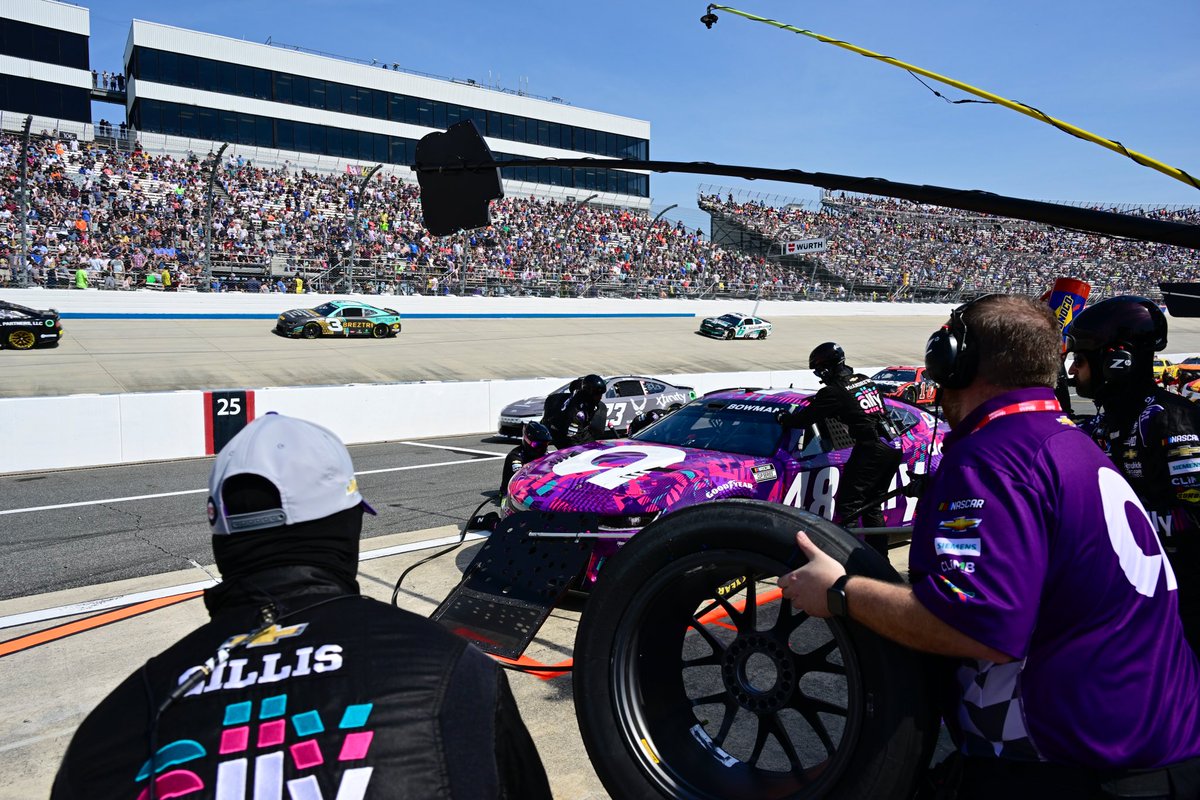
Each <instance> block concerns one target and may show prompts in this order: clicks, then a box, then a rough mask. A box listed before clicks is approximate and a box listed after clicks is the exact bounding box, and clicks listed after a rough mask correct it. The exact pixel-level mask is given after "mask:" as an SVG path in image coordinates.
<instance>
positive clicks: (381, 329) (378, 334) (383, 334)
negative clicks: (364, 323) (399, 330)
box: [371, 324, 392, 339]
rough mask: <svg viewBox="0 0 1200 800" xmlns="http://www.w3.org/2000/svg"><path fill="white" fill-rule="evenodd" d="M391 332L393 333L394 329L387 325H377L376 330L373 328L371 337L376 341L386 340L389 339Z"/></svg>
mask: <svg viewBox="0 0 1200 800" xmlns="http://www.w3.org/2000/svg"><path fill="white" fill-rule="evenodd" d="M391 332H392V329H391V328H389V327H388V326H387V325H383V324H379V325H376V326H375V327H374V328H371V336H373V337H374V338H376V339H386V338H388V335H389V334H390V333H391Z"/></svg>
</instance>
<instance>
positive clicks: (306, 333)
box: [300, 322, 321, 339]
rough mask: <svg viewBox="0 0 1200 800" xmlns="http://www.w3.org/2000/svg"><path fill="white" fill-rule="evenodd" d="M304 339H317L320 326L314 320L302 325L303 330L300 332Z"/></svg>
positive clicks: (319, 334) (319, 333)
mask: <svg viewBox="0 0 1200 800" xmlns="http://www.w3.org/2000/svg"><path fill="white" fill-rule="evenodd" d="M300 335H301V336H303V337H304V338H305V339H317V338H320V336H321V326H320V325H318V324H317V323H315V322H310V323H308V324H307V325H305V326H304V330H303V331H302V332H301V333H300Z"/></svg>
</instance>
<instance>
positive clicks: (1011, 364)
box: [779, 295, 1200, 800]
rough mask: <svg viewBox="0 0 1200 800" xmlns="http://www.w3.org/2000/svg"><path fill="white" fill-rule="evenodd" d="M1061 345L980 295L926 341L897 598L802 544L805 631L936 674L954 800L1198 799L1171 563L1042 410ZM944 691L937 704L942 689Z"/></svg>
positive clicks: (1025, 315) (1078, 446)
mask: <svg viewBox="0 0 1200 800" xmlns="http://www.w3.org/2000/svg"><path fill="white" fill-rule="evenodd" d="M1061 347H1062V339H1061V336H1060V334H1059V332H1058V326H1057V325H1056V324H1055V321H1054V317H1053V316H1052V315H1051V313H1050V310H1049V309H1048V308H1046V306H1045V305H1044V304H1042V303H1038V302H1036V301H1034V300H1033V299H1032V298H1025V297H1016V296H1003V295H990V296H986V297H984V298H982V299H979V300H976V301H974V302H973V303H970V304H968V305H966V306H961V307H959V308H958V309H956V310H955V311H954V312H953V313H952V315H951V318H950V322H949V323H948V324H947V325H946V326H945V327H944V328H943V329H942V330H940V331H937V332H935V333H934V334H933V336H931V337H930V340H929V343H928V345H927V349H926V356H925V359H926V362H925V363H926V365H927V366H928V368H929V370H930V372H932V373H934V376H933V377H934V379H935V380H937V381H938V383H940V384H941V386H942V391H943V393H944V398H943V399H944V405H945V409H946V418H947V420H948V421H949V423H950V425H951V427H952V431H951V433H950V435H948V436H947V437H946V442H945V450H944V453H945V455H944V457H943V460H942V462H941V466H940V467H939V469H938V471H937V472H936V473H935V474H934V475H933V477H932V478H931V480H930V484H929V487H928V490H927V492H926V494H925V495H924V497H922V500H921V503H920V505H919V506H918V508H917V515H916V520H915V525H914V529H913V538H912V548H911V551H910V568H911V575H912V585H906V584H903V583H887V582H883V581H877V580H873V579H869V578H864V577H861V576H849V575H847V574H846V572H845V568H844V567H843V566H842V565H841V564H840V563H839V562H837V561H835V560H834V559H832V558H830V557H829V556H827V555H825V554H824V553H822V552H821V551H820V550H819V549H818V548H816V547H815V546H814V545H813V544H812V542H811V541H810V540H809V539H808V538H807V537H806V536H804V535H803V534H798V535H797V544H798V545H799V548H800V550H801V551H802V553H803V555H804V556H805V557H807V559H808V563H807V564H805V565H804V566H803V567H801V568H799V569H798V570H796V571H794V572H791V573H788V574H787V575H784V576H783V577H781V578H780V579H779V583H780V585H781V586H782V588H783V590H784V596H785V597H786V598H788V599H789V600H790V601H791V603H792V605H793V606H794V607H796V608H798V609H802V610H804V611H805V612H807V613H809V614H812V615H815V616H820V617H827V616H830V615H838V616H841V617H848V618H850V619H853V620H855V621H857V622H859V623H861V624H863V625H866V626H867V627H869V628H871V629H872V630H874V631H876V632H878V633H880V634H881V635H884V636H887V637H888V638H891V639H893V640H895V641H897V642H900V643H901V644H904V645H907V646H909V647H913V648H915V649H918V650H923V651H927V652H931V653H936V654H940V655H944V656H951V657H954V659H955V663H956V666H957V669H956V670H955V673H954V674H953V677H952V678H951V676H950V675H947V677H946V680H947V682H948V684H949V685H948V686H947V692H946V694H947V698H946V699H947V700H948V701H949V703H948V704H947V707H946V709H945V713H944V718H945V720H946V723H947V725H948V727H949V728H950V730H951V733H952V734H953V737H954V740H955V744H956V745H957V751H958V754H959V755H958V756H956V758H959V759H961V763H962V769H961V786H960V787H959V788H958V794H957V796H958V797H960V798H975V799H977V800H991V799H992V798H997V799H998V798H1006V799H1007V798H1014V797H1021V798H1049V797H1079V798H1101V797H1104V798H1110V797H1158V798H1185V797H1187V798H1191V797H1197V796H1200V794H1198V793H1200V704H1198V703H1197V702H1196V697H1197V694H1198V692H1200V663H1198V662H1197V660H1196V656H1195V655H1194V654H1193V653H1192V651H1191V649H1190V648H1189V647H1188V645H1187V642H1186V640H1185V639H1184V636H1183V627H1182V624H1181V623H1180V620H1179V616H1178V610H1177V603H1176V591H1175V579H1174V576H1173V573H1172V571H1171V565H1170V563H1169V562H1168V561H1167V560H1166V559H1165V558H1163V557H1162V555H1161V553H1160V550H1159V546H1158V540H1157V539H1156V538H1155V536H1154V531H1153V529H1152V528H1151V525H1150V520H1149V517H1148V516H1147V515H1146V513H1145V511H1144V510H1143V509H1142V507H1141V505H1140V503H1139V502H1138V499H1137V497H1136V495H1135V494H1134V492H1133V489H1132V488H1131V487H1130V486H1129V484H1128V483H1127V482H1126V481H1125V479H1124V478H1122V477H1121V475H1120V473H1118V472H1117V471H1116V470H1115V469H1114V468H1113V465H1112V463H1111V462H1110V461H1109V460H1108V459H1107V458H1106V457H1105V456H1104V454H1103V453H1101V452H1100V451H1099V450H1098V449H1097V448H1096V447H1095V445H1094V444H1093V443H1092V442H1091V441H1090V439H1089V437H1088V436H1087V434H1085V433H1083V432H1082V431H1080V430H1079V429H1078V428H1076V427H1075V426H1074V425H1073V423H1072V421H1071V420H1070V419H1069V418H1068V417H1066V415H1065V414H1063V412H1062V411H1061V409H1060V408H1059V407H1058V402H1057V401H1056V400H1055V398H1054V386H1055V383H1056V382H1057V380H1058V368H1059V352H1060V350H1061ZM951 687H953V688H951Z"/></svg>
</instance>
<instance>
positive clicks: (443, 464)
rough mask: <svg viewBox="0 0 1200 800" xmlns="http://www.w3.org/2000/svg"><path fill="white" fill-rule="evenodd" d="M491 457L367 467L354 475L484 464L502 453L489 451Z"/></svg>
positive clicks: (498, 457)
mask: <svg viewBox="0 0 1200 800" xmlns="http://www.w3.org/2000/svg"><path fill="white" fill-rule="evenodd" d="M490 455H491V458H464V459H461V460H459V461H439V462H438V463H436V464H413V465H411V466H408V467H387V468H386V469H367V470H363V471H362V472H356V473H355V474H356V475H378V474H379V473H381V472H403V471H405V470H408V469H429V468H430V467H450V466H453V465H455V464H484V463H487V462H488V461H496V460H498V459H501V458H504V456H502V455H497V454H495V453H491V454H490Z"/></svg>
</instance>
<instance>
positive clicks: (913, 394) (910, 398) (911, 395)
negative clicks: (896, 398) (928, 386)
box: [900, 386, 918, 406]
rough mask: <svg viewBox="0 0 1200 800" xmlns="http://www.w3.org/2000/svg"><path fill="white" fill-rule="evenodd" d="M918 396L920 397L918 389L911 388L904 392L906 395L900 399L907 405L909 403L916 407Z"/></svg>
mask: <svg viewBox="0 0 1200 800" xmlns="http://www.w3.org/2000/svg"><path fill="white" fill-rule="evenodd" d="M917 395H918V393H917V389H916V387H915V386H910V387H908V388H907V389H905V390H904V394H903V395H902V396H901V398H900V399H901V400H903V401H904V402H906V403H909V404H911V405H914V406H915V405H916V404H917Z"/></svg>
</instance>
